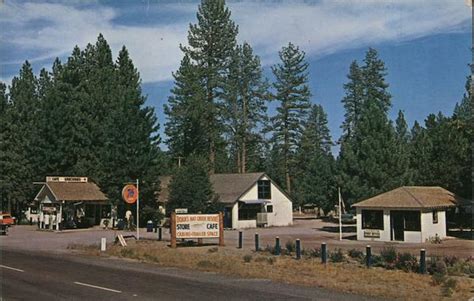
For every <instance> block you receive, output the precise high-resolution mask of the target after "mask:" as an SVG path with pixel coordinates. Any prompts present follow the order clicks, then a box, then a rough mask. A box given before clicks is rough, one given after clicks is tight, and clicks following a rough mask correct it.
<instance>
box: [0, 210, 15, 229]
mask: <svg viewBox="0 0 474 301" xmlns="http://www.w3.org/2000/svg"><path fill="white" fill-rule="evenodd" d="M14 223H15V218H14V217H12V216H11V215H10V214H9V213H0V225H6V226H11V225H13V224H14Z"/></svg>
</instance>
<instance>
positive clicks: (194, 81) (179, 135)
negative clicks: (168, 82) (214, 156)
mask: <svg viewBox="0 0 474 301" xmlns="http://www.w3.org/2000/svg"><path fill="white" fill-rule="evenodd" d="M173 77H174V79H175V84H174V87H173V89H172V90H171V93H172V95H171V96H170V97H169V99H168V104H165V105H164V112H165V114H166V116H167V122H166V123H165V133H166V135H167V136H168V137H169V138H168V140H167V141H166V142H167V144H168V147H169V149H170V154H171V156H172V157H176V158H177V157H182V158H186V157H188V156H190V155H192V154H198V153H201V152H203V150H207V149H209V146H208V139H207V134H206V124H205V120H204V119H203V118H202V116H205V111H206V110H207V106H206V103H205V102H204V101H203V99H204V98H205V95H206V91H205V89H204V88H203V86H204V85H203V81H202V77H201V76H200V74H199V69H198V68H197V66H195V65H193V64H192V63H191V60H190V58H189V56H188V55H185V56H184V58H183V59H182V61H181V65H180V67H179V69H178V71H176V72H175V73H173Z"/></svg>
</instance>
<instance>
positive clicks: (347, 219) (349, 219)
mask: <svg viewBox="0 0 474 301" xmlns="http://www.w3.org/2000/svg"><path fill="white" fill-rule="evenodd" d="M341 222H342V223H343V224H354V223H355V222H356V217H355V216H354V214H352V213H343V214H342V215H341Z"/></svg>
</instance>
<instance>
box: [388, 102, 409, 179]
mask: <svg viewBox="0 0 474 301" xmlns="http://www.w3.org/2000/svg"><path fill="white" fill-rule="evenodd" d="M410 138H411V137H410V132H409V131H408V125H407V122H406V120H405V115H404V114H403V112H402V111H401V110H400V111H398V117H397V119H396V120H395V148H396V152H395V154H394V162H393V163H394V168H393V170H392V171H393V172H392V181H393V182H394V184H393V185H395V186H397V187H398V186H403V185H409V184H410V183H411V182H412V181H411V180H412V179H411V178H412V172H411V170H410Z"/></svg>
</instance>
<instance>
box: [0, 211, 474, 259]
mask: <svg viewBox="0 0 474 301" xmlns="http://www.w3.org/2000/svg"><path fill="white" fill-rule="evenodd" d="M168 232H169V231H168V229H163V239H164V240H169V233H168ZM238 232H239V231H237V230H226V231H225V232H224V235H225V243H226V247H227V248H236V247H237V244H238ZM242 232H243V237H244V249H253V248H254V235H255V233H258V234H259V237H260V246H261V247H262V248H264V247H265V246H266V245H267V244H268V245H273V244H274V242H275V237H276V236H279V237H280V241H281V244H282V245H283V246H284V245H285V243H286V242H287V241H294V240H295V239H297V238H299V239H300V240H301V243H302V247H303V248H305V249H308V248H316V247H320V245H321V243H323V242H325V243H326V244H327V246H328V249H334V248H342V249H345V250H348V249H353V248H355V249H360V250H362V251H363V250H364V249H365V246H366V245H367V244H370V245H371V246H372V248H373V250H374V252H375V253H376V252H378V251H379V250H380V249H381V248H383V247H386V246H394V247H395V248H396V249H397V250H399V251H400V252H404V251H408V252H412V253H414V254H419V251H420V249H422V248H424V249H426V252H427V255H428V256H442V255H455V256H458V257H464V258H466V257H469V256H473V255H474V241H473V240H469V239H460V238H454V237H449V238H448V239H446V240H444V241H443V242H442V243H441V244H431V243H402V242H389V243H384V242H375V241H374V242H366V241H357V240H356V239H355V225H344V232H343V240H342V241H339V233H338V225H337V224H336V223H330V222H324V221H322V220H320V219H307V220H295V221H294V224H293V226H290V227H271V228H258V229H246V230H242ZM117 234H124V235H131V234H134V232H124V231H114V230H104V229H100V228H92V229H86V230H70V231H63V232H61V233H58V232H44V231H38V230H37V229H36V227H35V226H14V227H12V228H11V229H10V231H9V233H8V236H0V246H1V247H2V248H13V249H27V250H39V251H50V252H64V251H67V250H68V246H71V245H72V244H99V243H100V239H101V238H102V237H105V238H106V239H107V242H112V241H113V240H114V238H115V236H116V235H117ZM157 236H158V235H157V233H147V232H146V230H145V229H140V237H141V238H143V239H157ZM204 243H212V240H209V241H206V240H205V241H204Z"/></svg>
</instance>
